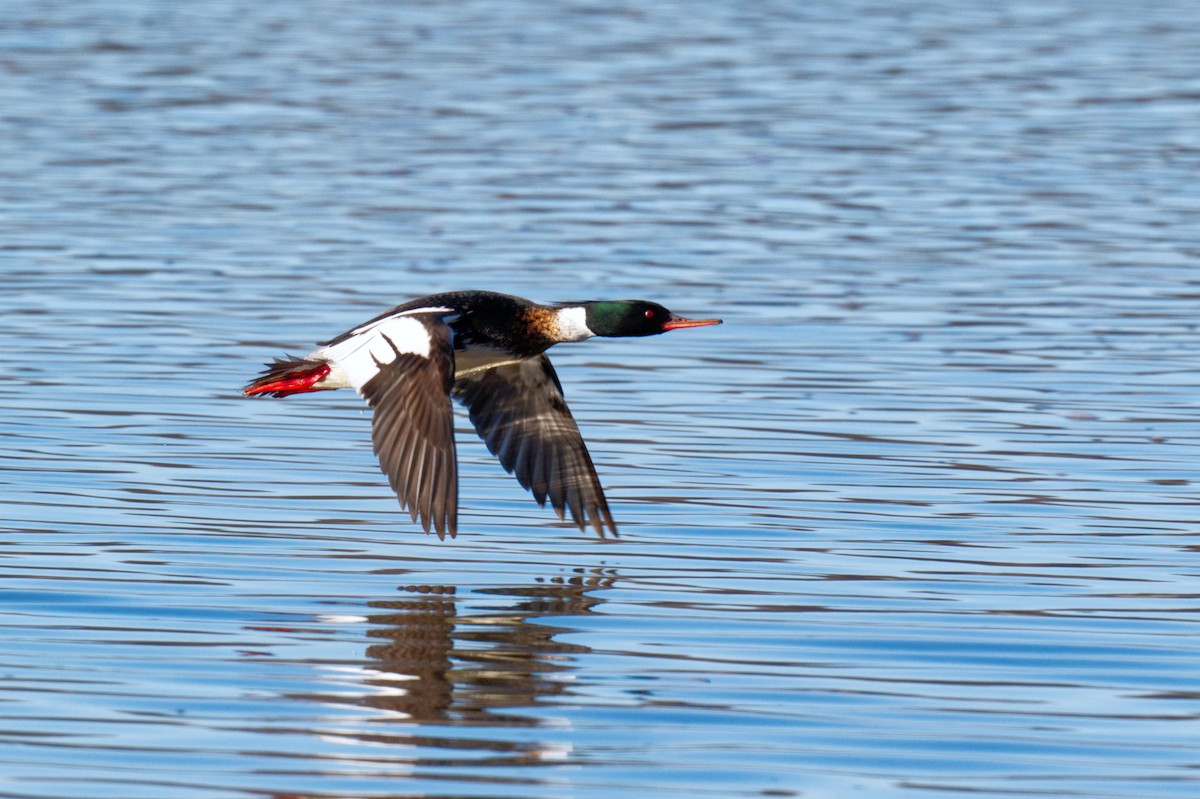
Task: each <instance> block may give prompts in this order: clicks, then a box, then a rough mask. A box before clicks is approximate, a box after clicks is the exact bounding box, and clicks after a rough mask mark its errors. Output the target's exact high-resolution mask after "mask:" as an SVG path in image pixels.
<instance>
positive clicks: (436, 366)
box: [244, 291, 721, 538]
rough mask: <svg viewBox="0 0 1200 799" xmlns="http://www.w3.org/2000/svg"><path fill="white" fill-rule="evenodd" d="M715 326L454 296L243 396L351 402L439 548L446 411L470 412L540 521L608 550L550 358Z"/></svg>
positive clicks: (451, 476) (447, 482)
mask: <svg viewBox="0 0 1200 799" xmlns="http://www.w3.org/2000/svg"><path fill="white" fill-rule="evenodd" d="M720 323H721V320H720V319H684V318H683V317H680V316H676V315H675V314H673V313H671V312H670V311H668V310H667V309H666V308H664V307H663V306H661V305H658V304H657V303H653V302H646V301H644V300H614V301H591V302H578V303H559V304H555V305H539V304H537V303H534V302H531V301H529V300H526V299H522V298H520V297H511V296H509V295H507V294H497V293H495V292H491V291H454V292H447V293H444V294H433V295H430V296H428V297H421V298H420V299H416V300H412V301H411V302H406V303H404V304H403V305H397V306H396V307H395V308H393V309H391V310H390V311H387V312H386V313H383V314H380V315H379V316H377V317H375V318H374V319H371V320H370V321H368V322H364V323H363V324H361V325H359V326H358V327H355V328H352V329H351V330H348V331H346V332H345V333H343V334H342V335H340V336H338V337H337V338H334V339H331V340H329V341H327V342H325V343H323V344H322V345H321V346H320V347H318V348H317V349H315V350H313V351H312V352H310V353H309V354H308V355H306V356H304V357H303V358H294V357H290V356H285V357H283V358H277V359H275V360H274V361H273V362H271V363H269V364H267V369H266V371H264V372H263V374H262V376H261V377H259V378H258V379H257V380H254V381H253V382H252V383H250V385H248V386H246V388H245V391H244V393H245V395H246V396H248V397H251V396H263V395H268V396H273V397H286V396H288V395H289V394H302V393H305V392H310V391H324V390H326V389H334V388H353V389H355V390H356V391H357V392H358V393H359V394H360V395H362V397H363V399H365V400H366V401H367V404H369V405H370V406H371V408H372V409H373V410H374V417H373V419H372V422H371V439H372V442H373V444H374V449H375V454H376V455H377V456H378V457H379V465H380V466H381V467H382V469H383V472H384V473H385V474H386V475H387V476H388V481H389V482H390V483H391V485H392V489H393V490H395V492H396V496H397V497H398V498H399V500H400V505H401V506H402V507H404V508H407V509H408V511H409V513H410V515H411V516H412V519H413V521H414V522H415V521H416V520H417V519H418V518H420V520H421V526H422V527H424V528H425V532H426V533H428V532H429V530H430V527H432V528H433V529H434V530H435V531H436V532H437V534H438V537H439V538H444V537H445V535H446V534H447V533H449V534H450V535H451V536H454V535H455V533H456V532H457V530H458V464H457V460H456V456H455V449H454V424H453V418H452V409H451V404H450V398H451V397H453V398H454V399H456V400H458V401H459V402H461V403H462V404H464V405H466V406H467V411H468V413H469V415H470V418H471V422H472V424H474V425H475V430H476V432H478V433H479V437H480V438H482V439H483V440H484V443H486V444H487V447H488V449H489V450H491V452H492V454H493V455H495V456H496V457H497V458H499V459H500V463H501V465H502V466H504V468H505V470H506V471H508V472H509V473H512V474H515V475H516V478H517V480H518V481H520V483H521V485H522V486H524V487H525V488H527V489H529V490H530V491H531V492H533V496H534V498H535V499H536V500H537V501H538V504H539V505H542V506H543V507H544V506H545V504H546V501H547V499H548V500H549V501H550V505H551V506H552V507H553V508H554V510H555V511H556V512H557V513H558V516H559V518H560V519H565V518H566V513H567V511H568V510H569V511H570V513H571V518H572V520H573V521H574V522H575V524H577V525H578V526H579V529H580V530H586V529H587V525H588V524H589V523H590V524H591V525H592V526H593V527H594V528H595V529H596V532H597V533H599V535H600V537H602V538H603V537H604V532H605V529H606V528H607V529H608V531H609V532H611V533H612V534H613V535H614V536H615V535H616V534H617V526H616V524H614V523H613V518H612V514H611V513H609V510H608V502H607V501H606V500H605V498H604V491H603V489H601V487H600V479H599V478H598V477H597V476H596V469H595V467H594V466H593V465H592V459H591V457H590V456H589V455H588V451H587V447H586V446H584V443H583V437H582V436H580V434H579V427H578V426H576V424H575V420H574V418H572V416H571V412H570V411H569V410H568V409H567V403H566V401H565V400H564V399H563V394H562V385H561V384H560V383H559V382H558V375H556V374H555V373H554V367H553V366H551V365H550V359H549V358H547V357H546V355H545V352H546V350H548V349H549V348H550V347H552V346H553V345H555V344H559V343H562V342H567V341H582V340H583V339H586V338H591V337H592V336H654V335H658V334H659V333H665V332H667V331H668V330H677V329H679V328H684V327H703V326H705V325H718V324H720Z"/></svg>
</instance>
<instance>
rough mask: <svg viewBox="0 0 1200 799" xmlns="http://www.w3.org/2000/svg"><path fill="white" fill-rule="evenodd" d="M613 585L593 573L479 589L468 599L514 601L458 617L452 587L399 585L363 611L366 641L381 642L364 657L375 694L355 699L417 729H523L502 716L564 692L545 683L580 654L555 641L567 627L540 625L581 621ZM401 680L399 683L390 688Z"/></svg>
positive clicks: (525, 721) (521, 720)
mask: <svg viewBox="0 0 1200 799" xmlns="http://www.w3.org/2000/svg"><path fill="white" fill-rule="evenodd" d="M615 580H616V577H615V576H613V575H612V574H611V573H610V572H608V571H607V570H599V569H597V570H592V571H590V572H589V573H586V574H583V573H581V574H578V575H575V576H572V577H558V578H554V579H551V580H546V581H544V582H538V583H535V584H533V585H527V586H512V587H507V586H506V587H499V588H485V589H479V590H477V591H474V592H472V593H473V594H474V595H487V596H496V597H515V598H517V599H516V601H513V602H510V603H508V606H507V607H501V608H497V609H487V610H474V611H472V612H470V613H469V614H464V615H459V606H460V605H462V604H464V601H463V600H462V599H461V598H460V597H459V596H458V595H457V594H456V593H455V589H454V587H452V586H406V587H403V588H401V589H400V590H401V591H404V592H405V593H406V594H407V595H408V596H406V597H405V598H402V599H395V600H382V601H375V602H371V603H370V606H371V607H372V608H373V609H375V610H376V611H380V612H377V613H375V614H373V615H371V616H369V617H368V618H369V621H370V622H371V624H373V625H377V626H376V627H374V628H373V629H371V630H370V631H369V632H368V635H369V636H370V637H371V638H375V639H385V642H384V643H378V644H373V645H371V646H369V647H368V648H367V655H368V657H370V658H371V659H372V660H374V661H376V663H375V664H374V668H375V674H374V675H373V676H370V677H368V678H367V679H366V681H365V682H366V683H367V684H368V685H371V686H373V687H375V688H377V689H381V690H380V692H379V693H373V694H371V695H368V696H366V697H365V698H363V699H362V700H361V702H362V703H363V704H366V705H368V706H370V707H375V708H380V709H385V710H390V711H394V712H397V713H401V714H403V715H404V716H406V717H408V718H410V719H413V720H415V721H435V722H447V721H449V722H468V723H483V724H499V725H520V726H527V725H531V724H534V723H536V719H531V718H528V717H526V716H522V715H504V714H503V713H502V711H503V710H504V709H505V708H518V707H528V706H529V705H532V704H534V703H535V702H536V701H538V700H539V699H540V698H542V697H546V696H554V695H559V694H562V693H563V692H564V691H565V690H566V683H565V682H563V681H560V680H555V679H551V678H550V675H553V674H556V673H561V672H566V671H570V670H571V669H572V665H571V662H572V660H573V659H574V657H575V656H578V655H581V654H586V653H587V652H588V651H589V650H588V649H587V647H583V646H579V645H578V644H567V643H562V642H559V641H556V640H554V637H555V636H556V635H558V634H559V633H561V632H564V631H567V630H568V629H569V628H567V627H556V626H552V625H549V624H545V623H544V620H545V619H548V618H552V617H556V616H581V615H584V614H586V613H590V612H591V609H592V608H593V607H594V606H595V605H597V604H599V603H600V602H601V601H602V600H601V599H598V598H596V597H595V596H593V595H592V592H594V591H598V590H600V589H605V588H610V587H612V585H613V583H614V582H615ZM397 678H399V679H397Z"/></svg>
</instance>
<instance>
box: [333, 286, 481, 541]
mask: <svg viewBox="0 0 1200 799" xmlns="http://www.w3.org/2000/svg"><path fill="white" fill-rule="evenodd" d="M443 310H444V309H432V310H430V311H428V312H424V313H411V312H410V313H408V314H405V315H403V316H396V317H391V318H390V319H386V320H382V321H380V322H377V323H375V324H373V325H368V326H364V327H363V328H360V329H358V330H356V331H353V332H352V334H349V335H347V336H346V337H343V338H342V339H341V340H339V341H337V342H336V343H333V344H332V345H329V346H326V347H324V348H322V350H319V351H318V352H321V353H322V354H323V355H324V356H325V357H328V358H330V359H331V360H332V361H333V363H335V364H336V366H337V367H338V368H339V369H340V370H341V371H342V372H343V373H344V374H345V375H346V376H347V377H348V378H349V381H350V382H351V384H352V385H353V386H354V387H355V388H356V389H357V390H358V392H359V393H360V394H362V396H363V398H364V399H365V400H366V401H367V403H368V404H369V405H370V406H371V408H372V409H374V412H375V413H374V416H373V418H372V421H371V441H372V444H373V445H374V449H375V454H376V455H377V456H378V457H379V465H380V467H382V469H383V472H384V474H386V475H387V477H388V482H389V483H391V486H392V489H393V490H394V491H395V492H396V496H397V497H398V498H399V500H400V504H401V506H403V507H405V508H408V511H409V513H410V514H411V515H412V518H413V521H416V520H417V519H418V518H419V519H420V521H421V526H422V527H423V528H425V532H427V533H428V532H429V529H430V527H432V528H433V529H434V530H436V531H437V534H438V537H439V538H444V537H445V536H446V534H447V533H449V534H450V535H451V536H454V535H455V533H456V532H457V530H458V465H457V462H456V460H455V457H456V456H455V450H454V419H453V409H452V408H451V405H450V388H451V386H452V385H453V382H454V350H453V348H452V346H451V332H450V326H449V325H447V324H446V322H445V319H444V312H443Z"/></svg>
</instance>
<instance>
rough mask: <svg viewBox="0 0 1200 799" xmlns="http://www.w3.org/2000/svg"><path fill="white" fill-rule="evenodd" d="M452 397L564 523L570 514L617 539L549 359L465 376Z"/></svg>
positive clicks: (503, 462) (541, 502)
mask: <svg viewBox="0 0 1200 799" xmlns="http://www.w3.org/2000/svg"><path fill="white" fill-rule="evenodd" d="M453 394H454V398H455V399H457V400H459V401H460V402H462V403H463V404H464V405H466V406H467V410H468V412H469V413H470V416H471V423H472V424H474V425H475V430H476V431H477V432H478V433H479V437H480V438H482V439H483V441H484V443H486V444H487V447H488V449H489V450H491V452H492V454H493V455H495V456H496V457H497V458H499V459H500V463H501V465H502V466H504V468H505V470H507V471H508V472H510V473H512V474H514V475H515V476H516V478H517V480H518V481H519V482H520V483H521V485H522V486H524V487H525V488H527V489H529V490H530V491H531V492H533V497H534V499H536V500H537V501H538V504H539V505H542V506H545V504H546V500H547V499H549V501H550V505H551V506H552V507H553V508H554V510H555V511H557V513H558V516H559V518H565V517H566V513H567V511H568V510H569V511H570V513H571V518H572V519H573V520H574V522H575V524H577V525H579V529H581V530H585V529H587V525H588V524H589V523H590V524H591V525H592V527H594V528H595V530H596V532H597V533H599V535H600V537H601V538H603V537H604V531H605V528H606V527H607V529H608V530H609V531H611V532H612V534H613V535H614V536H615V535H617V526H616V524H614V523H613V519H612V514H611V513H609V511H608V502H607V501H606V500H605V499H604V490H603V489H602V488H601V487H600V478H598V477H597V476H596V468H595V467H594V466H593V465H592V459H591V457H590V456H589V455H588V451H587V447H586V446H585V445H584V443H583V437H582V436H581V435H580V434H579V427H578V425H576V424H575V419H574V418H572V416H571V412H570V411H569V410H568V409H567V403H566V401H565V400H564V399H563V394H562V386H561V385H560V384H559V382H558V376H557V375H556V374H555V373H554V367H553V366H551V365H550V359H549V358H547V357H546V356H545V355H539V356H537V357H535V358H530V359H528V360H524V361H520V362H517V363H507V364H503V365H501V366H496V367H494V368H491V369H484V370H481V371H478V372H474V373H471V374H469V375H466V376H464V377H461V378H459V379H458V380H457V381H456V382H455V384H454V391H453Z"/></svg>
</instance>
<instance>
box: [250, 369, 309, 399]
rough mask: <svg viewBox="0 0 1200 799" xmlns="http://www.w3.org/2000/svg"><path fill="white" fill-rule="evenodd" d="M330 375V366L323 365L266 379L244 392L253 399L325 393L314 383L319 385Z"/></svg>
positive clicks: (253, 384) (255, 383)
mask: <svg viewBox="0 0 1200 799" xmlns="http://www.w3.org/2000/svg"><path fill="white" fill-rule="evenodd" d="M328 374H329V364H327V363H323V364H321V365H320V366H318V367H316V368H315V369H309V370H308V371H304V372H291V373H289V374H287V375H285V376H283V377H280V378H276V379H274V380H272V379H270V378H269V377H267V378H264V379H263V382H258V381H256V382H254V383H251V384H250V385H248V386H246V389H245V390H244V391H243V392H242V394H243V395H245V396H247V397H253V396H255V395H258V394H271V395H272V396H275V397H286V396H288V395H289V394H304V393H307V392H309V391H323V390H324V389H320V388H313V384H314V383H319V382H321V381H322V380H324V379H325V376H326V375H328Z"/></svg>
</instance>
